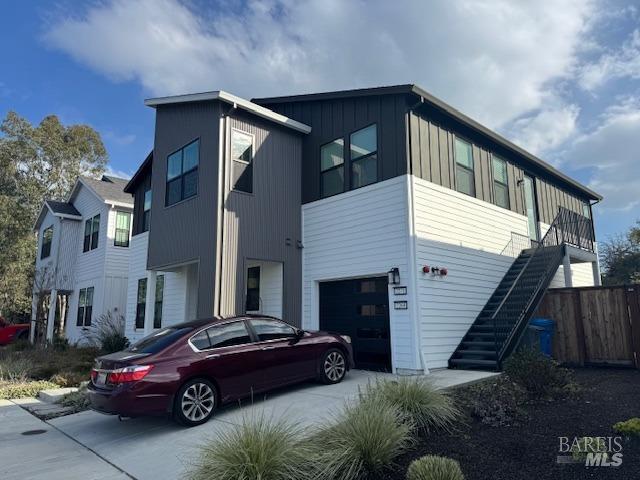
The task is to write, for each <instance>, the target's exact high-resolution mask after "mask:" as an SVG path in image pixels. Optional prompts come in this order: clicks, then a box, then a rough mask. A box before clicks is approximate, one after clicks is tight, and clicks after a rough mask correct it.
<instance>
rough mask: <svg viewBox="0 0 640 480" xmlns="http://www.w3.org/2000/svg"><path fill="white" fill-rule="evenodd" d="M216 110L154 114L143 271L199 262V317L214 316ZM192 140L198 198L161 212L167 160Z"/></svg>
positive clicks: (184, 107) (198, 107)
mask: <svg viewBox="0 0 640 480" xmlns="http://www.w3.org/2000/svg"><path fill="white" fill-rule="evenodd" d="M220 108H221V105H220V103H219V102H198V103H183V104H172V105H164V106H159V107H158V108H157V109H156V129H155V143H154V151H153V167H152V170H153V175H152V181H151V189H152V191H153V200H152V204H151V211H152V217H153V220H152V228H151V229H150V231H149V254H148V255H149V256H148V262H147V263H148V268H149V269H151V270H161V269H163V268H170V267H172V266H175V265H180V264H185V263H190V262H198V292H197V298H198V302H197V312H196V313H197V316H198V317H207V316H211V315H213V313H214V300H213V299H214V291H215V278H216V258H215V257H216V255H215V252H216V205H217V190H218V182H217V178H218V136H219V135H218V122H219V117H220V113H221V110H220ZM195 139H200V161H199V165H198V194H197V195H196V196H195V197H192V198H190V199H187V200H185V201H183V202H181V203H178V204H175V205H172V206H169V207H166V206H165V193H166V175H167V156H168V155H169V154H171V153H173V152H174V151H175V150H177V149H179V148H181V147H183V146H184V145H186V144H188V143H190V142H192V141H193V140H195Z"/></svg>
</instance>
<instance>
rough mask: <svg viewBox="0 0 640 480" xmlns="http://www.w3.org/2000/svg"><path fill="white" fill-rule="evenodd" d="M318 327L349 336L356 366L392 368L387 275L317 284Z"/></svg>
mask: <svg viewBox="0 0 640 480" xmlns="http://www.w3.org/2000/svg"><path fill="white" fill-rule="evenodd" d="M320 329H321V330H327V331H329V332H335V333H340V334H343V335H349V336H350V337H351V341H352V345H353V353H354V357H355V363H356V368H362V369H366V370H382V371H391V343H390V335H389V294H388V287H387V277H373V278H359V279H356V280H341V281H338V282H322V283H320Z"/></svg>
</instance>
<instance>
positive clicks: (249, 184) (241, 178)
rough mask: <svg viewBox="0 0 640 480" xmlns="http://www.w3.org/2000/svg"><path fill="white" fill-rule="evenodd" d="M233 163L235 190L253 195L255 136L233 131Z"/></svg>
mask: <svg viewBox="0 0 640 480" xmlns="http://www.w3.org/2000/svg"><path fill="white" fill-rule="evenodd" d="M231 163H232V168H231V170H232V179H231V180H232V185H233V189H234V190H237V191H240V192H245V193H253V136H252V135H249V134H248V133H244V132H241V131H239V130H232V131H231Z"/></svg>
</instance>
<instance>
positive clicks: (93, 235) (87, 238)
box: [82, 213, 100, 253]
mask: <svg viewBox="0 0 640 480" xmlns="http://www.w3.org/2000/svg"><path fill="white" fill-rule="evenodd" d="M96 219H97V224H98V228H97V230H94V228H93V227H94V225H95V224H96ZM87 227H89V234H88V235H87ZM94 240H95V242H94ZM99 245H100V214H99V213H97V214H96V215H94V216H93V217H91V218H88V219H87V220H85V222H84V237H83V242H82V253H87V252H91V251H92V250H95V249H96V248H98V246H99Z"/></svg>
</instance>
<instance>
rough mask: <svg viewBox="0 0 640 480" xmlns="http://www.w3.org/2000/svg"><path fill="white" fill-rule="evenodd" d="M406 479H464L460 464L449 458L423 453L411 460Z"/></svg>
mask: <svg viewBox="0 0 640 480" xmlns="http://www.w3.org/2000/svg"><path fill="white" fill-rule="evenodd" d="M407 480H464V475H463V473H462V470H461V469H460V464H459V463H458V462H456V461H455V460H452V459H451V458H446V457H439V456H436V455H425V456H424V457H421V458H418V459H417V460H414V461H413V462H411V465H409V469H408V470H407Z"/></svg>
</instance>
